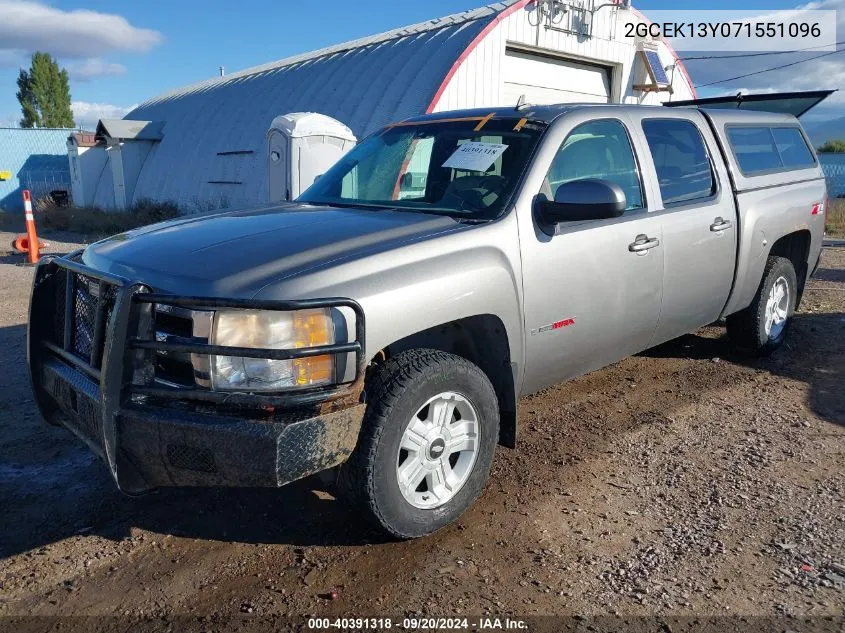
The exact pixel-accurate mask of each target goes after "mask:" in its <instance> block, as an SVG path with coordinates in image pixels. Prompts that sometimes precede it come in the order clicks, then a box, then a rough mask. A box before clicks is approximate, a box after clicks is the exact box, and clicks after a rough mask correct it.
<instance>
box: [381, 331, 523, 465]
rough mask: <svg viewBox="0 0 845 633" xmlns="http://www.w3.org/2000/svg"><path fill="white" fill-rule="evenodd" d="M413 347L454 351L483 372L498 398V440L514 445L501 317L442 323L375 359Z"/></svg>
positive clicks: (512, 392)
mask: <svg viewBox="0 0 845 633" xmlns="http://www.w3.org/2000/svg"><path fill="white" fill-rule="evenodd" d="M417 348H427V349H436V350H440V351H442V352H448V353H450V354H455V355H456V356H460V357H462V358H465V359H467V360H468V361H470V362H471V363H474V364H475V365H477V366H478V367H479V368H480V369H481V371H483V372H484V373H485V374H487V377H488V378H489V379H490V382H491V383H492V384H493V388H494V389H495V390H496V395H497V396H498V398H499V411H500V414H501V421H500V423H499V443H500V444H503V445H504V446H509V447H511V448H513V447H515V445H516V390H515V387H514V380H513V371H512V369H511V364H510V360H511V359H510V346H509V344H508V334H507V331H506V330H505V325H504V323H502V321H501V319H499V317H497V316H494V315H492V314H481V315H477V316H471V317H467V318H464V319H458V320H456V321H450V322H448V323H443V324H442V325H437V326H435V327H432V328H429V329H427V330H423V331H422V332H417V333H416V334H412V335H410V336H407V337H405V338H403V339H400V340H398V341H396V342H394V343H391V344H390V345H388V346H387V347H386V348H384V349H383V350H381V351H380V352H379V353H378V354H377V355H376V358H377V359H378V358H389V357H391V356H395V355H396V354H399V353H400V352H403V351H405V350H409V349H417Z"/></svg>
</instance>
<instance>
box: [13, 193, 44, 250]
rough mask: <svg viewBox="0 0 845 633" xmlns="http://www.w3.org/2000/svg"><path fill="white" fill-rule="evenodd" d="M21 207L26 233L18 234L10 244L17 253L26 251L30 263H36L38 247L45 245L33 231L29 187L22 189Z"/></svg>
mask: <svg viewBox="0 0 845 633" xmlns="http://www.w3.org/2000/svg"><path fill="white" fill-rule="evenodd" d="M23 209H24V213H26V235H20V236H18V238H17V239H16V240H15V241H14V242H13V243H12V246H13V247H14V248H15V250H16V251H18V252H19V253H27V255H28V256H29V263H30V264H37V263H38V257H39V255H38V249H40V248H44V246H46V245H45V244H43V243H42V242H39V241H38V233H36V232H35V216H34V215H33V214H32V197H31V196H30V195H29V189H24V190H23Z"/></svg>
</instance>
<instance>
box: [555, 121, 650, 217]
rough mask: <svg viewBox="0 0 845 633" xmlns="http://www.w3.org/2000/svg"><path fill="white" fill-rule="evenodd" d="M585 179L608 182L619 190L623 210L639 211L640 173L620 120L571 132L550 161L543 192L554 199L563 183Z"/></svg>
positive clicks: (640, 200)
mask: <svg viewBox="0 0 845 633" xmlns="http://www.w3.org/2000/svg"><path fill="white" fill-rule="evenodd" d="M585 178H601V179H604V180H610V181H611V182H615V183H616V184H618V185H619V186H620V187H622V190H623V191H624V192H625V199H626V200H627V202H628V206H627V208H626V211H634V210H637V209H642V208H643V206H644V205H643V193H642V187H641V185H640V172H639V169H637V161H636V160H635V159H634V150H633V149H632V147H631V140H630V138H629V137H628V131H627V130H626V129H625V126H624V125H623V124H622V122H621V121H617V120H616V119H601V120H598V121H590V122H589V123H583V124H581V125H579V126H578V127H576V128H575V129H574V130H572V132H570V133H569V136H567V137H566V140H565V141H564V142H563V144H562V145H561V146H560V149H559V150H558V152H557V155H556V156H555V159H554V161H552V166H551V168H550V169H549V174H548V176H546V181H547V182H546V183H545V184H548V187H549V190H547V191H546V192H545V193H546V195H547V196H548V197H549V198H554V194H555V192H556V191H557V188H558V187H559V186H560V185H562V184H563V183H565V182H570V181H572V180H583V179H585ZM545 184H544V188H545Z"/></svg>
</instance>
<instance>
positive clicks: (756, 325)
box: [727, 257, 798, 356]
mask: <svg viewBox="0 0 845 633" xmlns="http://www.w3.org/2000/svg"><path fill="white" fill-rule="evenodd" d="M797 297H798V281H797V278H796V276H795V268H794V267H793V265H792V262H791V261H790V260H788V259H786V258H785V257H769V259H768V261H767V262H766V268H765V270H764V272H763V279H762V281H761V282H760V287H759V288H758V289H757V294H756V295H755V296H754V300H753V301H752V302H751V305H750V306H748V307H747V308H746V309H745V310H742V311H740V312H737V313H736V314H732V315H730V316H729V317H728V319H727V326H728V336H730V338H731V340H732V341H733V342H734V344H735V345H736V346H737V347H739V348H740V349H743V350H746V351H748V352H750V353H752V354H754V355H755V356H768V355H769V354H771V353H772V352H773V351H775V350H776V349H777V348H778V347H780V346H781V345H782V344H783V341H784V340H785V339H786V333H787V330H788V329H789V325H790V322H791V321H792V315H793V313H794V312H795V305H796V301H797Z"/></svg>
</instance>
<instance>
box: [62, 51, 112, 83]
mask: <svg viewBox="0 0 845 633" xmlns="http://www.w3.org/2000/svg"><path fill="white" fill-rule="evenodd" d="M66 68H67V72H68V74H69V75H70V78H71V79H73V80H74V81H91V80H92V79H96V78H97V77H113V76H115V75H125V74H126V66H124V65H123V64H117V63H115V62H107V61H106V60H104V59H103V58H102V57H91V58H90V59H86V60H85V61H82V62H73V63H70V64H68V65H67V67H66Z"/></svg>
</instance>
